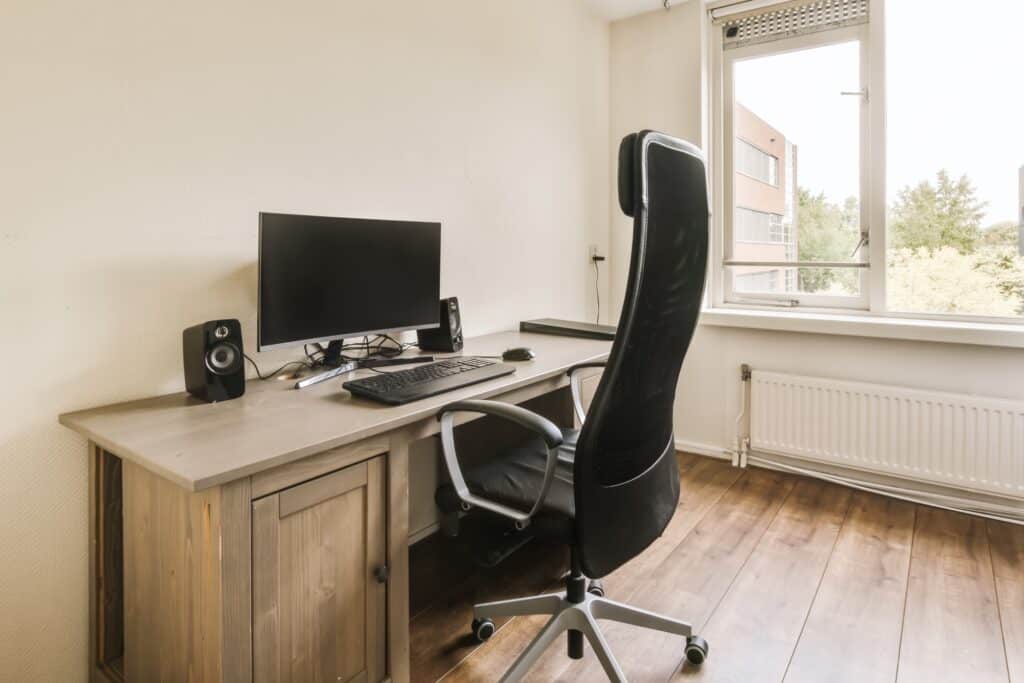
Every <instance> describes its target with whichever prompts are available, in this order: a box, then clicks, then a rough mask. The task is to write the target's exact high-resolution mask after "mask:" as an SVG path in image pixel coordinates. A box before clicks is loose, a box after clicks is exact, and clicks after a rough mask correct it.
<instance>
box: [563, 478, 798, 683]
mask: <svg viewBox="0 0 1024 683" xmlns="http://www.w3.org/2000/svg"><path fill="white" fill-rule="evenodd" d="M796 481H797V480H796V478H794V477H791V476H789V475H785V474H780V473H777V472H769V471H767V470H748V471H746V472H745V473H744V475H743V477H742V478H741V479H739V480H738V481H737V482H736V483H735V484H734V485H733V486H732V487H730V488H729V490H728V491H726V493H725V494H724V495H723V496H722V497H721V499H720V500H719V501H718V503H716V504H715V505H714V506H713V507H712V508H711V510H709V511H708V513H707V514H706V515H705V516H704V518H703V519H702V520H701V521H700V523H698V524H697V525H696V526H695V527H694V529H693V530H692V531H691V532H690V533H689V534H687V535H686V537H684V538H683V539H682V540H681V541H680V542H679V543H678V545H677V546H676V547H675V549H674V550H673V551H672V553H671V554H669V555H668V556H667V557H666V558H665V559H664V560H663V561H662V562H661V563H660V564H659V565H657V566H656V567H653V568H652V569H651V570H650V571H648V572H646V575H645V576H644V577H643V578H642V579H641V580H640V582H639V585H638V586H637V588H636V590H635V591H633V593H632V594H631V595H630V596H629V597H628V598H627V599H624V600H622V602H628V603H629V604H631V605H634V606H636V607H640V608H642V609H648V610H651V611H654V612H659V613H661V614H664V615H666V616H670V617H674V618H676V619H681V620H683V621H687V622H689V623H690V624H692V625H693V627H694V631H695V632H696V633H698V634H701V633H702V630H703V626H704V624H705V623H707V621H708V619H709V617H710V616H711V614H712V612H713V611H714V610H715V607H716V606H717V605H718V603H719V602H720V601H721V600H722V597H723V596H724V595H725V594H726V592H727V591H728V590H729V587H730V585H732V582H733V580H734V579H735V577H736V576H737V574H738V573H739V572H740V570H741V568H742V567H743V566H744V563H746V561H747V558H748V557H749V556H750V554H751V552H752V551H753V549H754V548H755V547H756V546H757V544H758V542H759V541H760V539H761V537H762V535H763V534H764V533H765V530H766V529H767V528H768V527H769V525H770V524H771V522H772V520H773V519H774V518H775V516H776V514H777V513H778V512H779V509H780V508H781V507H782V505H783V503H784V501H785V500H786V499H787V498H788V496H789V495H790V493H791V492H792V491H793V488H794V486H795V485H796ZM612 597H615V598H617V597H618V596H617V595H613V596H612ZM602 626H603V627H604V633H605V636H606V637H607V639H608V641H609V643H610V645H611V648H612V651H613V652H614V653H615V656H616V658H617V659H618V661H619V664H620V665H621V666H622V669H623V671H625V673H626V676H627V677H628V678H629V680H630V681H633V682H634V683H637V682H647V681H657V682H658V683H663V682H664V681H665V680H667V679H668V678H669V676H671V675H672V674H673V672H674V671H675V670H676V668H677V667H678V666H679V660H680V658H681V657H682V655H683V651H684V647H685V641H684V639H683V638H681V637H679V636H673V635H670V634H667V633H660V632H658V631H651V630H647V629H642V628H637V627H634V626H625V625H620V624H616V623H613V622H607V621H606V622H602ZM711 647H712V648H714V643H712V644H711ZM588 654H589V655H590V656H589V657H588V658H585V659H583V660H581V661H579V662H573V664H572V666H570V668H568V669H566V672H565V680H576V681H599V680H602V676H603V672H602V669H601V667H600V664H599V663H598V661H597V658H596V657H594V656H593V654H592V653H590V652H589V648H588Z"/></svg>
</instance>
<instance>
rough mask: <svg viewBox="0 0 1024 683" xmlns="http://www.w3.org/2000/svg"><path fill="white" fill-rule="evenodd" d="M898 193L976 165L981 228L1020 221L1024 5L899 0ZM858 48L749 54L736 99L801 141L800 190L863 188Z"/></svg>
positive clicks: (891, 24)
mask: <svg viewBox="0 0 1024 683" xmlns="http://www.w3.org/2000/svg"><path fill="white" fill-rule="evenodd" d="M886 4H887V11H886V27H885V29H886V35H887V44H886V71H887V77H886V90H887V92H886V100H887V102H886V117H887V131H886V137H887V175H888V177H887V194H888V197H889V201H890V202H891V201H892V200H893V199H894V198H895V197H896V195H897V194H898V192H899V190H900V189H902V188H903V187H906V186H908V185H916V184H917V183H919V182H921V181H922V180H933V181H934V178H935V174H936V172H937V171H938V170H939V169H942V168H945V169H947V170H948V171H949V172H950V173H951V174H952V175H953V176H954V177H959V176H960V175H961V174H964V173H966V174H967V176H968V177H969V178H970V179H971V181H972V182H973V184H974V186H975V188H976V190H977V195H978V197H979V198H980V199H981V200H982V201H985V202H987V205H986V207H985V216H984V218H983V219H982V226H983V227H987V226H988V225H990V224H993V223H996V222H1001V221H1013V222H1017V221H1018V220H1019V216H1018V214H1019V210H1020V207H1019V205H1018V202H1019V201H1020V198H1019V196H1018V195H1019V189H1018V188H1019V183H1020V180H1019V173H1020V171H1019V169H1020V167H1021V166H1022V165H1024V76H1022V74H1024V68H1022V67H1024V48H1021V47H1020V38H1019V31H1020V27H1021V26H1024V2H1019V1H1018V0H973V1H972V2H971V3H969V4H963V3H954V2H935V0H888V1H887V3H886ZM858 49H859V48H858V44H857V43H846V44H840V45H830V46H827V47H822V48H814V49H811V50H803V51H799V52H791V53H786V54H781V55H774V56H770V57H760V58H755V59H750V60H746V61H743V62H738V63H737V64H736V69H735V78H734V80H735V88H736V99H737V100H738V101H739V102H742V103H743V104H744V105H745V106H747V107H748V108H749V109H751V110H752V111H753V112H754V113H756V114H758V115H759V116H760V117H761V118H763V119H764V120H766V121H767V122H768V123H769V124H771V125H772V126H774V127H775V128H776V129H778V130H779V131H780V132H782V133H783V135H785V136H786V137H787V138H788V139H789V140H790V141H792V142H794V143H795V144H796V145H797V146H798V150H799V151H798V160H799V170H798V179H799V183H800V185H801V186H804V187H808V188H810V189H812V190H815V191H819V190H820V191H824V192H825V194H826V196H827V197H829V198H830V199H831V200H833V201H837V202H838V201H842V199H844V198H845V197H847V196H850V195H856V194H857V185H858V180H857V179H858V173H859V170H858V169H859V161H858V151H857V150H858V144H859V143H858V138H859V133H858V123H857V121H858V118H857V116H858V115H857V108H858V98H857V97H844V96H840V95H839V92H840V91H843V90H848V91H852V90H858V89H859V87H860V86H859V62H858V57H857V55H858Z"/></svg>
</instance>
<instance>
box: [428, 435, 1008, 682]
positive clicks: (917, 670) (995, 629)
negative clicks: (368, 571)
mask: <svg viewBox="0 0 1024 683" xmlns="http://www.w3.org/2000/svg"><path fill="white" fill-rule="evenodd" d="M679 462H680V483H681V491H682V495H681V501H680V506H679V509H678V510H677V513H676V515H675V517H674V518H673V520H672V522H671V523H670V524H669V526H668V528H667V529H666V530H665V533H664V534H663V535H662V536H661V538H659V539H658V540H657V541H655V542H654V543H653V544H652V545H651V546H650V547H649V548H648V549H647V550H646V551H645V552H644V553H643V554H641V555H640V556H639V557H637V558H635V559H634V560H633V561H631V562H629V563H627V564H626V565H624V566H623V567H621V568H620V569H619V570H618V571H616V572H614V573H613V574H611V575H610V576H608V577H605V580H604V584H605V590H606V593H607V595H608V596H609V597H610V598H612V599H615V600H619V601H622V602H625V603H628V604H633V605H636V606H638V607H642V608H646V609H650V610H653V611H657V612H660V613H663V614H667V615H669V616H674V617H677V618H680V619H684V620H687V621H689V622H690V623H692V624H693V625H694V630H695V632H696V633H698V634H700V635H702V636H704V637H706V638H707V639H708V640H709V642H710V644H711V656H710V657H709V659H708V661H707V662H706V663H705V664H704V667H703V668H701V669H691V668H690V667H689V666H688V665H685V664H684V662H683V660H684V658H683V652H682V650H683V640H682V638H678V637H674V636H669V635H666V634H661V633H658V632H655V631H650V630H646V629H641V628H634V627H629V626H623V625H619V624H615V623H612V622H603V623H602V626H603V627H604V632H605V636H606V638H607V640H608V641H609V643H610V646H611V648H612V650H613V651H614V652H615V654H616V656H617V658H618V660H619V662H620V664H621V665H622V668H623V669H624V671H625V673H626V676H627V677H628V678H629V680H630V681H631V682H633V683H645V682H647V681H657V682H658V683H663V682H664V681H666V680H672V681H674V682H676V683H678V682H680V681H684V680H687V679H691V678H692V679H699V680H701V681H703V680H715V681H717V680H730V681H737V682H739V683H758V682H759V681H771V682H772V683H775V682H776V681H783V680H784V681H785V683H810V682H816V681H822V682H825V681H827V682H828V683H833V682H836V683H846V682H850V683H852V682H854V681H856V682H857V683H860V682H861V681H864V682H867V683H870V682H871V681H899V682H900V683H903V682H910V683H916V682H918V681H920V682H922V683H945V682H946V681H950V682H959V681H970V682H971V683H975V681H977V682H979V683H987V682H988V681H1008V680H1010V681H1015V682H1018V683H1024V527H1021V526H1016V525H1011V524H1003V523H999V522H990V521H986V520H983V519H980V518H977V517H971V516H967V515H962V514H957V513H952V512H947V511H943V510H937V509H933V508H928V507H924V506H920V505H915V504H913V503H908V502H903V501H897V500H893V499H889V498H885V497H882V496H876V495H874V494H870V493H865V492H853V491H851V490H848V489H845V488H840V487H837V486H834V485H831V484H827V483H823V482H820V481H816V480H813V479H809V478H803V477H797V476H793V475H789V474H782V473H777V472H771V471H768V470H761V469H752V470H739V469H736V468H733V467H731V466H730V465H729V464H728V463H726V462H723V461H719V460H712V459H708V458H701V457H698V456H690V455H685V454H680V460H679ZM557 551H558V548H556V547H549V548H548V549H546V550H545V549H543V548H542V547H533V544H531V546H527V548H524V549H523V550H521V551H519V552H518V553H516V554H515V555H513V556H512V557H511V558H509V559H508V560H506V561H505V562H504V563H502V565H499V567H497V568H495V569H494V570H487V571H484V570H479V569H475V568H472V567H470V568H469V569H468V572H469V573H468V574H467V568H466V567H465V566H463V565H458V564H454V565H453V566H451V567H447V566H446V562H445V551H444V549H442V548H428V547H424V548H423V551H422V552H421V553H412V557H413V570H414V574H415V570H416V568H417V565H418V566H419V567H420V568H421V569H422V571H423V573H424V576H420V577H419V580H418V581H417V577H416V576H415V575H414V576H413V577H412V578H413V587H414V592H416V593H418V595H414V596H413V602H414V604H416V605H417V606H418V609H417V616H416V617H415V618H414V619H413V620H412V627H411V631H412V635H413V644H412V655H413V656H412V661H413V666H412V671H413V681H415V682H416V683H426V682H427V681H433V680H437V679H438V678H439V677H443V679H444V680H445V682H446V683H452V682H458V683H463V682H484V681H488V682H489V681H495V680H498V679H499V678H500V677H501V676H502V674H504V672H505V671H506V670H507V669H508V667H509V666H510V665H511V664H512V662H513V661H514V660H515V658H516V657H518V656H519V654H520V653H521V652H522V651H523V650H524V649H525V648H526V646H527V645H528V644H529V642H530V641H531V640H532V639H533V637H534V636H535V635H536V634H537V633H538V631H539V630H540V628H541V627H542V626H543V624H544V622H545V621H546V618H545V617H519V618H516V619H512V620H509V621H507V622H505V623H504V625H502V626H500V627H499V630H498V632H497V633H496V634H495V636H494V637H493V638H491V640H490V641H488V642H487V643H486V644H484V645H482V646H479V645H477V644H476V643H475V641H473V640H472V639H471V638H470V637H469V636H468V629H467V626H468V623H469V620H470V616H471V609H472V605H473V603H474V602H478V601H481V600H488V599H500V598H502V597H514V596H522V595H528V594H533V593H539V592H556V591H559V590H561V588H562V586H561V581H560V571H561V570H562V569H563V568H564V566H565V564H564V563H565V557H564V555H563V556H562V557H556V556H555V555H554V553H557ZM417 558H421V559H419V560H418V559H417ZM432 584H437V585H436V588H431V586H432ZM565 649H566V647H565V639H564V638H562V639H560V640H558V641H557V642H556V643H554V644H553V645H552V646H551V647H550V648H549V649H548V651H547V652H546V653H545V654H544V655H543V656H542V657H541V659H540V661H539V662H538V663H537V664H536V665H535V666H534V668H533V669H532V670H531V671H530V673H529V674H528V675H527V677H526V679H527V680H528V681H530V682H531V683H537V682H539V681H544V682H550V681H557V682H568V681H584V682H586V683H590V682H591V681H603V680H606V677H605V676H604V673H603V671H602V670H601V668H600V665H599V663H598V662H597V660H596V658H595V657H594V654H593V652H592V650H591V648H590V647H589V646H587V647H586V649H585V652H586V654H585V657H584V658H583V659H582V660H570V659H569V658H568V657H567V656H566V652H565Z"/></svg>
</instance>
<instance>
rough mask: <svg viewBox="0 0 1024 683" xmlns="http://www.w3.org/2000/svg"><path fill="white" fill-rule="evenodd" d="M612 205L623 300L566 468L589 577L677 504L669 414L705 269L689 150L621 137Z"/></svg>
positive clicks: (655, 528) (637, 545) (659, 137)
mask: <svg viewBox="0 0 1024 683" xmlns="http://www.w3.org/2000/svg"><path fill="white" fill-rule="evenodd" d="M619 202H620V205H621V206H622V208H623V211H624V212H625V213H626V214H627V215H631V216H633V252H632V257H631V261H630V268H629V278H628V282H627V287H626V296H625V300H624V302H623V307H622V313H621V315H620V318H619V325H618V330H617V332H616V337H615V342H614V343H613V345H612V350H611V355H610V357H609V360H608V365H607V367H606V368H605V371H604V374H603V375H602V378H601V382H600V384H599V386H598V389H597V392H596V394H595V396H594V400H593V402H592V403H591V407H590V410H589V413H588V415H587V420H586V423H585V426H584V428H583V432H582V434H581V435H580V439H579V444H578V446H577V450H576V459H575V465H574V479H575V491H576V493H575V496H576V529H577V549H578V551H579V554H580V557H581V560H582V562H583V566H584V570H585V571H586V573H587V574H588V575H589V576H603V575H604V574H606V573H608V572H609V571H611V570H613V569H615V568H616V567H618V566H620V565H621V564H623V563H624V562H626V561H627V560H629V559H630V558H632V557H634V556H635V555H636V554H638V553H639V552H640V551H642V550H643V549H644V548H646V547H647V546H648V545H649V544H650V543H651V541H653V540H654V539H656V538H657V537H658V536H659V535H660V534H661V532H662V531H663V530H664V528H665V525H667V524H668V521H669V519H671V517H672V514H673V512H674V511H675V507H676V505H677V503H678V499H679V475H678V466H677V463H676V457H675V445H674V436H673V432H672V413H673V405H674V403H675V395H676V384H677V382H678V378H679V370H680V367H681V366H682V363H683V357H684V356H685V355H686V350H687V348H688V347H689V344H690V339H691V338H692V336H693V332H694V329H695V328H696V325H697V317H698V315H699V313H700V308H701V301H702V298H703V292H704V281H705V272H706V267H707V251H708V192H707V177H706V173H705V167H704V161H703V156H702V154H701V152H700V151H699V150H697V149H696V148H695V147H693V146H692V145H690V144H688V143H686V142H684V141H682V140H678V139H675V138H671V137H668V136H666V135H663V134H660V133H655V132H651V131H644V132H641V133H637V134H634V135H630V136H627V137H626V138H625V139H624V140H623V141H622V146H621V148H620V153H619Z"/></svg>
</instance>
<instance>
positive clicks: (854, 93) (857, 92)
mask: <svg viewBox="0 0 1024 683" xmlns="http://www.w3.org/2000/svg"><path fill="white" fill-rule="evenodd" d="M839 94H840V95H849V96H856V97H863V98H864V101H865V102H867V101H868V89H867V88H861V89H860V90H843V91H842V92H840V93H839Z"/></svg>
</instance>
